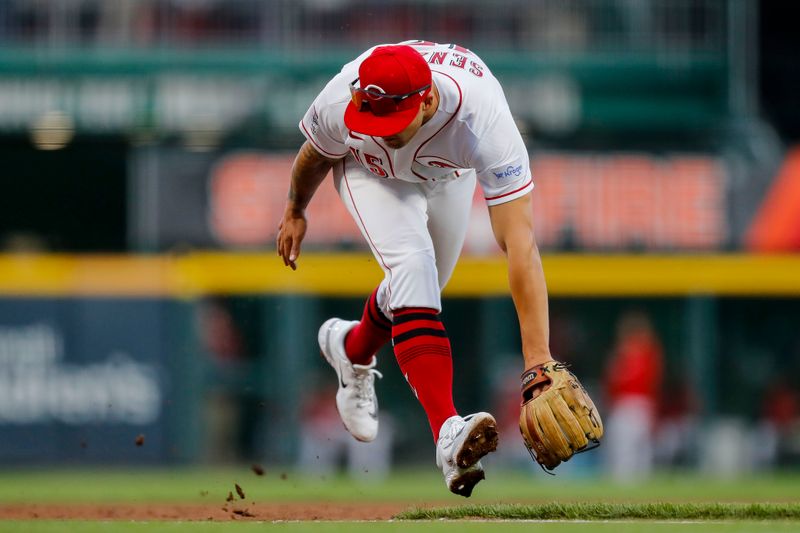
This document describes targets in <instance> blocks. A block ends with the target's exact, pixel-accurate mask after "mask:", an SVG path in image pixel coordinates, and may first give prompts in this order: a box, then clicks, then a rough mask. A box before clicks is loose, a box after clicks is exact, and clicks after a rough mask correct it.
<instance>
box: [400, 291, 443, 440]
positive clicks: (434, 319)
mask: <svg viewBox="0 0 800 533" xmlns="http://www.w3.org/2000/svg"><path fill="white" fill-rule="evenodd" d="M392 344H394V355H395V357H397V362H398V364H399V365H400V371H401V372H402V373H403V375H404V376H405V378H406V381H408V384H409V385H410V386H411V389H412V390H413V391H414V394H416V396H417V399H418V400H419V403H421V404H422V408H423V409H425V414H426V415H428V422H429V423H430V425H431V431H432V432H433V440H434V441H436V440H438V439H439V430H440V429H441V427H442V424H443V423H444V421H445V420H447V419H448V418H450V417H451V416H453V415H455V414H457V413H456V408H455V406H454V405H453V357H452V355H451V352H450V339H448V338H447V332H446V331H445V330H444V325H442V322H441V320H439V317H438V313H437V312H436V310H434V309H427V308H421V307H411V308H406V309H401V310H399V311H395V313H394V322H393V324H392Z"/></svg>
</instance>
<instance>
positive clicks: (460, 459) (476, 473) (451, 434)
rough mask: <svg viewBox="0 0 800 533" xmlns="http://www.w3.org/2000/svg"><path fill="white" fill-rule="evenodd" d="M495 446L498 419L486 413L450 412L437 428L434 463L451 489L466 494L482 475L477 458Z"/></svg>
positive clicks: (462, 494)
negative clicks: (440, 426) (463, 413)
mask: <svg viewBox="0 0 800 533" xmlns="http://www.w3.org/2000/svg"><path fill="white" fill-rule="evenodd" d="M496 449H497V422H496V421H495V419H494V417H493V416H492V415H490V414H489V413H475V414H473V415H467V416H465V417H464V418H461V417H460V416H458V415H456V416H451V417H450V418H448V419H447V420H445V421H444V424H442V428H441V429H440V430H439V440H438V441H437V442H436V466H438V467H439V468H441V469H442V473H443V474H444V483H445V485H447V488H448V489H450V492H453V493H455V494H459V495H461V496H465V497H467V498H469V497H470V495H472V489H473V488H474V487H475V485H477V484H478V482H479V481H480V480H482V479H484V478H485V475H484V473H483V466H482V465H481V462H480V459H481V457H483V456H484V455H486V454H487V453H490V452H493V451H495V450H496Z"/></svg>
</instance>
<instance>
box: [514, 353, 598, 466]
mask: <svg viewBox="0 0 800 533" xmlns="http://www.w3.org/2000/svg"><path fill="white" fill-rule="evenodd" d="M519 429H520V432H522V438H523V439H524V440H525V445H526V446H527V447H528V451H529V452H530V454H531V457H533V459H534V461H536V462H537V463H539V465H541V466H542V468H544V469H545V471H548V472H549V471H550V470H553V469H554V468H555V467H557V466H558V465H560V464H561V463H562V462H564V461H568V460H569V459H570V458H571V457H572V456H573V455H575V454H576V453H579V452H583V451H587V450H591V449H592V448H595V447H597V446H598V445H599V444H600V438H601V437H602V436H603V421H602V420H601V419H600V414H599V413H598V412H597V409H596V408H595V406H594V402H592V399H591V398H589V395H588V394H586V390H585V389H584V388H583V386H582V385H581V384H580V382H579V381H578V378H576V377H575V375H574V374H573V373H572V372H570V371H569V370H567V367H566V365H564V364H563V363H558V362H556V361H549V362H547V363H544V364H542V365H538V366H535V367H533V368H531V369H529V370H526V371H525V372H523V374H522V408H521V410H520V414H519Z"/></svg>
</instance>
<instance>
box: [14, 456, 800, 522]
mask: <svg viewBox="0 0 800 533" xmlns="http://www.w3.org/2000/svg"><path fill="white" fill-rule="evenodd" d="M282 473H284V471H283V470H282V469H269V468H268V469H267V473H266V475H265V476H262V477H259V476H256V475H255V474H253V473H252V472H251V471H250V469H249V467H247V466H242V467H238V468H227V469H212V470H206V469H197V468H192V469H138V470H119V469H106V470H102V471H101V470H44V469H39V470H21V469H20V470H9V469H7V470H5V471H0V504H5V505H13V504H15V503H26V502H29V503H38V504H46V503H48V502H61V503H70V502H76V503H80V502H85V503H88V502H98V503H111V502H125V503H136V502H158V503H170V502H187V503H200V502H208V503H209V504H213V505H218V504H222V503H223V502H224V499H225V496H226V495H227V494H228V492H229V491H230V490H232V489H233V486H234V483H239V484H240V485H241V486H242V487H243V488H244V490H245V491H246V493H247V500H252V501H255V502H258V503H266V502H289V501H301V502H302V501H306V502H307V501H325V502H353V501H359V502H364V504H365V505H369V504H370V502H387V501H391V502H400V503H401V504H403V505H406V506H407V507H406V508H407V509H408V512H406V513H404V514H403V515H402V517H403V518H406V520H394V521H387V522H283V523H255V522H248V521H234V522H100V521H46V520H34V521H0V533H12V532H13V533H71V532H73V531H79V532H85V533H105V532H115V533H116V532H119V533H162V532H164V533H256V532H259V533H262V532H264V531H268V532H272V531H278V532H286V533H296V532H304V531H309V532H312V533H329V532H330V533H332V532H338V531H342V532H354V533H362V532H364V533H366V532H373V531H374V532H376V533H385V532H386V533H388V532H400V531H402V532H404V533H408V532H414V533H417V532H421V533H449V532H453V533H456V532H465V533H472V532H481V531H489V532H491V533H507V532H514V533H516V532H523V531H525V532H530V531H535V532H536V533H645V532H647V533H650V532H653V533H723V532H724V533H772V532H776V533H786V532H796V533H800V516H798V515H799V514H800V475H797V474H792V475H790V474H787V475H779V476H754V477H748V478H742V479H736V480H719V479H709V478H704V477H701V476H698V475H688V474H687V475H672V476H660V477H657V478H655V479H653V480H652V481H649V482H647V483H643V484H640V485H630V486H627V485H618V484H614V483H610V482H609V481H607V480H605V479H602V478H590V477H585V478H575V477H573V478H570V477H566V476H564V477H557V478H550V477H545V476H544V475H542V474H540V473H538V472H524V473H512V472H502V471H489V472H488V473H487V476H488V479H487V480H486V481H484V482H482V483H481V484H480V485H479V486H478V487H477V488H476V490H475V492H474V495H473V497H472V498H470V499H468V500H467V499H464V498H461V497H458V496H455V495H452V494H450V493H449V492H448V491H447V490H446V488H445V487H444V483H443V482H442V479H441V476H440V474H438V473H437V472H436V470H435V469H433V468H431V469H425V470H413V471H401V472H398V473H397V474H396V475H393V476H392V477H391V478H390V479H389V480H387V481H386V482H382V483H376V484H364V483H358V482H356V481H353V480H351V479H348V478H346V477H342V476H336V477H332V478H320V477H301V476H299V475H296V474H295V473H294V472H292V471H285V473H286V476H285V479H282V478H281V474H282ZM735 503H738V504H740V505H730V504H735ZM670 504H673V505H670ZM415 508H416V509H421V511H419V512H420V513H429V514H427V515H424V514H413V513H415V512H417V511H415ZM476 514H478V515H481V516H483V517H490V518H497V519H513V520H517V521H502V522H496V521H493V522H485V521H476V520H473V519H468V520H446V519H445V520H442V519H440V518H444V517H447V518H453V519H455V518H464V517H468V516H475V515H476ZM645 515H647V516H649V517H650V519H649V520H646V519H645V518H643V516H645ZM411 518H414V520H411ZM520 518H527V519H539V520H554V519H562V520H566V521H544V522H535V523H531V522H525V521H520V520H519V519H520ZM775 518H781V519H780V520H774V519H775ZM576 519H579V520H591V521H588V522H580V521H574V520H576ZM614 519H626V520H625V521H615V520H614ZM667 519H672V520H667ZM675 519H680V520H691V521H690V522H682V521H678V522H676V521H675ZM569 520H573V521H569ZM659 520H662V521H659ZM498 530H500V531H498Z"/></svg>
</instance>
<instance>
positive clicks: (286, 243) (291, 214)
mask: <svg viewBox="0 0 800 533" xmlns="http://www.w3.org/2000/svg"><path fill="white" fill-rule="evenodd" d="M307 226H308V222H307V221H306V214H305V211H304V210H302V209H295V208H293V207H291V206H286V210H285V211H284V212H283V220H281V223H280V225H279V226H278V237H277V238H276V242H275V244H276V247H277V249H278V256H280V257H281V258H282V259H283V264H284V265H286V266H288V267H291V269H292V270H297V258H298V257H300V243H301V242H303V238H304V237H305V236H306V227H307Z"/></svg>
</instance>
